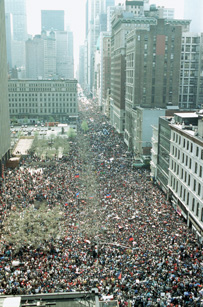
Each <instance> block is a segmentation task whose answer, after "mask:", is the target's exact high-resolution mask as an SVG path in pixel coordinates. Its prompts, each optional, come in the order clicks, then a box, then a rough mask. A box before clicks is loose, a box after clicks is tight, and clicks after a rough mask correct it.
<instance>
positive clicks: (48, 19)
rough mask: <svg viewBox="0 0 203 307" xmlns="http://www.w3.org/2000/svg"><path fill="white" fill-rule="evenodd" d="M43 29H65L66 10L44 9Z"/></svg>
mask: <svg viewBox="0 0 203 307" xmlns="http://www.w3.org/2000/svg"><path fill="white" fill-rule="evenodd" d="M41 29H42V30H45V31H51V30H54V31H64V11H55V10H42V11H41Z"/></svg>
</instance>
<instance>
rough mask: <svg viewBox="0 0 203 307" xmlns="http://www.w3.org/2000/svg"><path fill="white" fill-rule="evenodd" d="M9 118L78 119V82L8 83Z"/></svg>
mask: <svg viewBox="0 0 203 307" xmlns="http://www.w3.org/2000/svg"><path fill="white" fill-rule="evenodd" d="M8 92H9V111H10V117H11V118H18V119H21V118H25V117H27V118H28V120H29V121H31V122H32V121H36V119H42V120H49V118H50V117H52V118H54V120H55V121H65V122H67V121H68V119H69V118H73V117H77V116H78V98H77V80H60V81H59V80H56V81H52V80H10V81H9V83H8Z"/></svg>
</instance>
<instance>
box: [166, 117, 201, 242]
mask: <svg viewBox="0 0 203 307" xmlns="http://www.w3.org/2000/svg"><path fill="white" fill-rule="evenodd" d="M189 123H190V124H189ZM170 126H171V146H170V164H169V181H168V186H169V191H170V197H171V199H172V203H173V205H174V208H175V209H176V210H177V212H178V213H179V214H181V215H182V216H183V217H184V218H185V219H186V220H187V224H188V226H191V227H192V229H194V231H195V232H196V233H197V235H198V236H199V237H200V238H202V235H203V184H202V183H203V112H201V113H200V114H197V113H177V114H175V116H174V123H172V124H171V125H170Z"/></svg>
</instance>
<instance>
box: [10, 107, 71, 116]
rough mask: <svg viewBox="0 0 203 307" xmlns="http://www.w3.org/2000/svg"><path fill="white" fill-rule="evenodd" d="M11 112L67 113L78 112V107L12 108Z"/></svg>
mask: <svg viewBox="0 0 203 307" xmlns="http://www.w3.org/2000/svg"><path fill="white" fill-rule="evenodd" d="M10 113H11V114H29V115H30V114H38V113H40V114H43V113H44V114H52V113H53V114H54V113H56V114H58V113H60V114H65V113H76V109H75V108H73V109H68V108H66V109H12V110H10Z"/></svg>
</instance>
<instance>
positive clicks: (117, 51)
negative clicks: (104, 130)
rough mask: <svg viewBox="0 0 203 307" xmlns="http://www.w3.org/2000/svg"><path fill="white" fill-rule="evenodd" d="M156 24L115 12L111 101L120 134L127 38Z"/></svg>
mask: <svg viewBox="0 0 203 307" xmlns="http://www.w3.org/2000/svg"><path fill="white" fill-rule="evenodd" d="M151 23H154V24H156V19H155V18H151V17H150V18H141V19H140V17H135V15H134V13H131V12H126V11H123V9H122V8H120V9H118V10H116V11H115V13H114V15H113V19H112V34H111V100H110V121H111V124H112V125H113V126H114V127H115V128H116V130H117V131H118V132H119V133H123V132H124V127H125V82H126V73H125V70H126V36H127V33H128V32H130V31H131V30H133V29H135V28H136V27H144V28H145V29H146V28H148V27H149V25H150V24H151Z"/></svg>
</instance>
